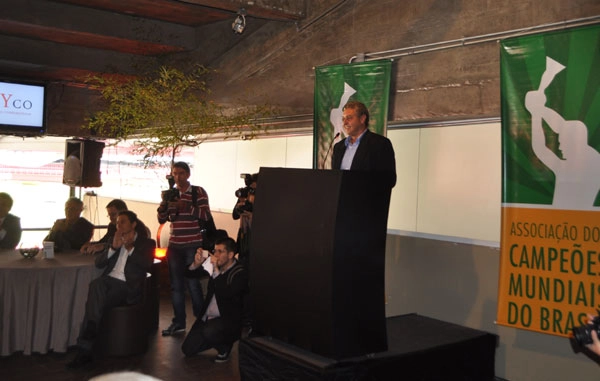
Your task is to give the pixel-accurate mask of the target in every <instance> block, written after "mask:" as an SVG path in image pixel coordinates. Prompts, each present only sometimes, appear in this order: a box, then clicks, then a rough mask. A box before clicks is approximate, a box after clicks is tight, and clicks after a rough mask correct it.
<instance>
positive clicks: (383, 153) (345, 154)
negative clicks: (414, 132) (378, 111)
mask: <svg viewBox="0 0 600 381" xmlns="http://www.w3.org/2000/svg"><path fill="white" fill-rule="evenodd" d="M342 121H343V128H344V134H345V135H346V138H345V139H343V140H341V141H340V142H338V143H336V145H335V146H334V147H333V157H332V161H331V167H332V168H333V169H346V170H356V171H379V172H382V175H383V176H386V177H388V179H389V185H390V188H392V187H394V185H396V159H395V157H394V148H393V147H392V143H391V142H390V140H389V139H388V138H386V137H385V136H382V135H379V134H376V133H373V132H371V131H369V110H367V107H366V106H365V105H364V104H362V103H360V102H357V101H350V102H348V103H346V105H345V106H344V108H343V117H342Z"/></svg>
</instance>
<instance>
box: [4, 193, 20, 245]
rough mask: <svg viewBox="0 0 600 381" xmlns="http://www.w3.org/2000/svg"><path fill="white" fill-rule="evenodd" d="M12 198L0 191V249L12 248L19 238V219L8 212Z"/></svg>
mask: <svg viewBox="0 0 600 381" xmlns="http://www.w3.org/2000/svg"><path fill="white" fill-rule="evenodd" d="M12 206H13V199H12V197H10V195H9V194H8V193H5V192H0V249H14V248H15V247H17V245H18V244H19V241H20V240H21V231H22V230H21V220H20V219H19V217H17V216H14V215H12V214H10V213H9V212H10V210H11V209H12Z"/></svg>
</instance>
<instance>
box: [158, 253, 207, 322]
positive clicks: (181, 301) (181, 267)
mask: <svg viewBox="0 0 600 381" xmlns="http://www.w3.org/2000/svg"><path fill="white" fill-rule="evenodd" d="M196 249H197V248H195V247H188V248H174V247H171V246H169V248H168V250H167V263H168V265H169V277H170V278H171V301H172V302H173V312H174V314H175V317H173V323H175V324H177V325H180V326H182V327H185V284H187V287H188V290H189V292H190V297H191V299H192V310H193V311H194V316H196V317H197V316H198V315H199V314H200V311H201V310H202V304H203V303H204V296H203V294H202V285H201V284H200V280H199V279H197V278H187V277H184V275H183V274H184V273H185V270H186V268H187V267H189V265H190V264H191V263H192V262H194V255H195V254H196Z"/></svg>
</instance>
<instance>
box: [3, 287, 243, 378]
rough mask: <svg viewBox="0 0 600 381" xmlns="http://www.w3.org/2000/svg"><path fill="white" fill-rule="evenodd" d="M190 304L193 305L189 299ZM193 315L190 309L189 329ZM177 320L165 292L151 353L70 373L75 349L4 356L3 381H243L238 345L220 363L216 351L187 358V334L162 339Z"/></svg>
mask: <svg viewBox="0 0 600 381" xmlns="http://www.w3.org/2000/svg"><path fill="white" fill-rule="evenodd" d="M187 302H188V305H189V304H190V302H189V298H187ZM190 316H192V318H193V315H192V314H191V310H190V308H188V322H187V324H188V328H190V327H191V325H192V323H193V320H192V321H190ZM172 317H173V308H172V306H171V300H170V297H169V295H168V293H167V292H166V291H164V292H162V293H161V300H160V322H159V329H158V331H157V332H156V333H155V334H154V335H152V337H151V338H150V345H149V349H148V352H147V353H146V354H144V355H139V356H131V357H122V358H118V357H113V358H104V359H102V360H100V361H97V362H95V363H94V366H93V367H92V368H91V369H86V370H70V369H66V368H65V364H66V363H67V362H69V361H70V360H72V359H73V357H74V355H75V350H74V349H70V350H69V352H68V353H48V354H44V355H40V354H33V355H31V356H24V355H23V354H21V353H15V354H13V355H11V356H4V357H0V380H2V381H25V380H27V381H29V380H44V381H59V380H61V381H70V380H89V379H90V378H92V377H94V376H97V375H100V374H105V373H110V372H118V371H136V372H140V373H144V374H147V375H151V376H153V377H156V378H158V379H161V380H164V381H171V380H174V381H187V380H194V381H198V380H203V381H204V380H208V381H225V380H227V381H236V380H239V379H240V374H239V368H238V352H237V343H236V344H235V345H234V347H233V351H232V354H231V358H230V360H229V361H228V362H226V363H221V364H216V363H214V362H213V359H214V357H215V355H216V354H217V352H216V351H215V350H213V349H211V350H208V351H205V352H202V353H200V354H199V355H198V356H196V357H192V358H186V357H184V355H183V353H182V352H181V343H182V342H183V339H184V337H185V336H184V334H183V333H182V334H180V335H179V336H172V337H162V336H161V334H160V331H161V330H162V329H163V328H166V327H168V326H169V324H170V322H171V318H172Z"/></svg>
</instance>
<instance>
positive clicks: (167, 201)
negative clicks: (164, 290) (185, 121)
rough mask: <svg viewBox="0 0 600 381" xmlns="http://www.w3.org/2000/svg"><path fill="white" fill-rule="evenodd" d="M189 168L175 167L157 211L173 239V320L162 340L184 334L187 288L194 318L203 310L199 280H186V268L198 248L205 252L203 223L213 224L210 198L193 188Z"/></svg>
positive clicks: (170, 248)
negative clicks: (168, 223) (169, 223)
mask: <svg viewBox="0 0 600 381" xmlns="http://www.w3.org/2000/svg"><path fill="white" fill-rule="evenodd" d="M189 178H190V167H189V166H188V165H187V163H184V162H177V163H175V164H173V167H172V169H171V176H167V179H168V180H169V189H168V190H166V191H163V192H162V194H161V197H162V201H161V203H160V205H159V207H158V210H157V212H158V222H159V223H161V224H163V223H165V222H167V221H170V222H171V235H170V237H169V246H168V248H167V264H168V266H169V277H170V279H171V299H172V303H173V312H174V315H175V316H174V317H173V320H172V323H171V325H170V326H169V327H168V328H167V329H164V330H163V331H162V334H163V336H171V335H173V334H175V333H177V332H182V331H185V324H186V321H185V320H186V314H185V285H186V284H187V287H188V289H189V292H190V297H191V299H192V306H193V311H194V315H195V316H196V317H198V314H199V313H200V311H201V310H202V304H203V302H204V300H203V294H202V285H201V284H200V281H199V279H192V278H186V277H185V276H184V273H185V270H186V268H187V267H188V266H189V265H190V264H191V263H192V262H194V255H195V254H196V250H197V249H198V248H202V227H201V226H200V223H201V222H203V221H209V220H212V218H211V213H210V207H209V205H208V195H207V194H206V191H205V190H204V189H203V188H202V187H199V186H194V185H191V184H190V182H189V181H188V179H189Z"/></svg>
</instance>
